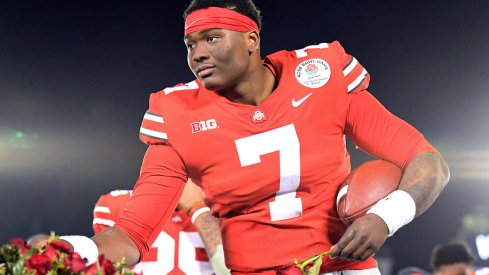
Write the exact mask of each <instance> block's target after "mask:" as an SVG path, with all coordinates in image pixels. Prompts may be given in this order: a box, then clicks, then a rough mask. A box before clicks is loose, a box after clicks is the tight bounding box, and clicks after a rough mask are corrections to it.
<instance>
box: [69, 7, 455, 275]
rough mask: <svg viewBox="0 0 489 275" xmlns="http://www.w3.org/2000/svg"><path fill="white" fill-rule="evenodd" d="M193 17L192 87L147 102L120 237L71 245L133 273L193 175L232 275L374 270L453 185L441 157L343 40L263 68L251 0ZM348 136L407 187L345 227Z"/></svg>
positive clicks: (270, 60)
mask: <svg viewBox="0 0 489 275" xmlns="http://www.w3.org/2000/svg"><path fill="white" fill-rule="evenodd" d="M184 18H185V28H184V34H183V36H184V42H185V46H186V47H187V50H188V55H187V63H188V65H189V67H190V69H191V71H192V72H193V73H194V75H195V76H196V79H195V80H194V81H190V82H188V83H186V84H178V85H176V86H173V87H169V88H166V89H164V90H162V91H160V92H157V93H154V94H152V95H151V96H150V100H149V109H148V111H147V112H146V114H145V115H144V119H143V122H142V126H141V132H140V137H141V140H142V141H143V142H144V143H146V144H148V145H149V147H148V149H147V152H146V154H145V157H144V160H143V164H142V168H141V175H140V178H139V179H138V181H137V183H136V185H135V188H134V192H133V196H132V197H131V200H130V202H129V203H128V205H127V207H126V209H125V210H124V211H123V213H122V215H121V217H120V219H119V220H118V221H117V222H116V224H115V226H114V227H112V228H109V229H107V230H105V231H103V232H102V233H100V234H97V235H96V236H94V237H93V238H86V237H83V236H74V237H70V238H65V239H66V240H67V241H68V242H70V243H71V245H73V246H74V249H75V251H79V252H81V253H83V255H84V256H86V257H89V258H94V257H96V255H97V254H98V253H104V254H105V255H106V256H108V257H109V258H110V259H119V258H121V257H125V258H126V259H127V261H128V262H129V263H136V262H137V261H138V260H139V258H140V257H144V256H145V254H147V252H148V250H149V247H148V246H147V245H146V244H147V243H150V242H152V241H153V240H155V239H156V237H157V236H158V234H159V232H160V227H161V226H162V224H165V222H166V221H167V220H169V219H170V218H171V216H172V213H173V209H174V208H175V206H176V205H177V203H178V199H179V197H180V195H181V193H182V190H183V187H184V185H185V182H186V180H187V178H189V177H190V178H192V180H193V181H195V182H196V183H197V184H198V185H199V186H201V187H202V188H203V189H204V191H205V194H206V198H205V200H206V202H207V204H208V205H209V207H210V208H211V212H212V214H213V215H214V216H216V217H218V218H219V223H220V227H221V232H222V236H223V245H224V253H225V257H226V265H227V266H228V267H229V268H230V269H231V270H232V274H277V273H284V272H293V271H291V270H294V268H295V267H294V260H293V259H294V258H296V259H297V260H298V261H302V260H304V259H307V258H309V257H311V256H312V255H316V254H319V253H321V252H323V251H327V250H331V254H330V256H325V257H324V258H323V264H322V266H321V267H320V272H321V273H327V272H335V273H336V274H359V275H367V274H379V270H378V268H377V263H376V261H375V260H374V259H373V258H372V255H373V254H374V253H375V252H376V251H377V250H378V249H379V248H380V247H381V246H382V244H383V243H384V242H385V240H386V238H387V237H388V236H392V235H393V234H394V233H395V232H396V230H398V229H399V228H400V227H402V226H403V225H405V224H407V223H409V222H410V221H411V220H412V219H413V218H415V217H416V216H419V215H421V214H422V213H423V212H425V211H426V209H428V208H429V207H430V206H431V205H432V203H433V202H434V201H435V199H436V198H437V197H438V195H439V194H440V192H441V191H442V189H443V188H444V187H445V185H446V184H447V183H448V178H449V169H448V166H447V163H446V162H445V160H444V159H443V157H442V156H441V154H440V153H439V152H438V151H437V150H436V149H435V148H434V147H433V146H432V145H431V144H430V143H429V142H428V141H427V140H426V139H425V138H424V137H423V135H422V134H420V133H419V132H418V131H417V130H416V129H415V128H414V127H412V126H411V125H409V124H408V123H406V122H405V121H403V120H401V119H400V118H398V117H396V116H394V115H393V114H391V113H390V112H388V111H387V110H386V109H385V108H384V107H383V106H382V105H381V103H379V102H378V101H377V100H376V99H375V97H374V96H373V95H372V94H371V93H369V92H368V90H367V88H368V85H369V82H370V75H369V74H368V72H367V70H366V69H365V68H364V67H363V66H362V65H361V63H360V62H359V61H358V60H357V59H356V58H354V57H353V56H351V55H350V54H348V53H347V52H346V51H345V50H344V49H343V47H342V46H341V44H340V43H339V42H336V41H335V42H332V43H320V44H317V45H311V46H307V47H304V48H301V49H296V50H292V51H279V52H276V53H274V54H271V55H269V56H267V57H265V58H264V59H262V57H261V55H260V27H261V15H260V12H259V10H258V9H257V8H256V7H255V5H254V3H253V2H252V1H251V0H194V1H192V2H191V4H190V5H189V6H188V8H187V9H186V11H185V12H184ZM345 137H348V138H349V139H351V140H352V142H353V143H355V145H357V146H358V147H359V148H362V149H363V150H364V151H366V152H368V153H370V154H372V155H373V156H376V157H378V158H381V159H384V160H387V161H390V162H392V163H394V164H396V165H398V166H399V167H400V168H402V169H403V177H402V179H401V182H400V185H399V189H398V190H396V191H394V192H392V193H391V194H389V195H388V196H387V197H386V198H385V199H383V200H381V201H379V203H377V204H376V205H375V206H374V207H373V208H372V209H371V210H370V211H369V213H368V214H366V215H365V216H363V217H360V218H358V219H357V220H356V221H355V222H354V223H353V224H352V225H350V226H349V227H346V226H345V225H344V224H343V223H342V222H341V221H340V220H339V219H338V215H337V212H336V209H335V196H336V192H337V188H338V186H339V185H340V184H341V182H342V181H343V180H344V179H345V178H346V176H347V175H348V173H349V171H350V157H349V154H348V152H347V150H346V142H345Z"/></svg>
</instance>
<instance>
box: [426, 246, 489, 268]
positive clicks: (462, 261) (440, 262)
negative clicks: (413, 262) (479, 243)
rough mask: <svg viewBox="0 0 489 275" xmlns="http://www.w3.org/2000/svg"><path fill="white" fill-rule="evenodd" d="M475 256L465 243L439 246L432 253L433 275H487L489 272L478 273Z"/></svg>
mask: <svg viewBox="0 0 489 275" xmlns="http://www.w3.org/2000/svg"><path fill="white" fill-rule="evenodd" d="M474 262H475V256H474V255H473V253H472V251H471V249H470V247H469V246H468V245H467V244H466V243H463V242H459V243H452V244H446V245H437V246H435V247H434V248H433V251H432V253H431V267H432V268H433V275H487V274H489V270H488V269H487V268H483V269H480V270H477V271H476V267H475V265H474Z"/></svg>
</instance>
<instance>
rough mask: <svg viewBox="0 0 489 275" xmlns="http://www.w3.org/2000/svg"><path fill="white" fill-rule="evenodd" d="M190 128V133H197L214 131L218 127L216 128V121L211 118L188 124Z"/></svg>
mask: <svg viewBox="0 0 489 275" xmlns="http://www.w3.org/2000/svg"><path fill="white" fill-rule="evenodd" d="M190 128H192V133H198V132H202V131H207V130H212V129H216V128H219V126H217V121H216V120H215V119H213V118H211V119H208V120H203V121H198V122H192V123H190Z"/></svg>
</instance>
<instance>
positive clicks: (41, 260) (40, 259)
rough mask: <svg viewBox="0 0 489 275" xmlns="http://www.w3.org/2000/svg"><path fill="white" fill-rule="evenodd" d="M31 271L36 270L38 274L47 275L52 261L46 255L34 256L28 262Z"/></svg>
mask: <svg viewBox="0 0 489 275" xmlns="http://www.w3.org/2000/svg"><path fill="white" fill-rule="evenodd" d="M26 264H27V268H28V269H29V270H32V269H34V270H36V274H46V273H47V272H48V270H49V269H51V266H52V264H51V259H50V258H49V257H48V256H46V255H39V254H34V255H32V256H31V257H30V258H29V259H28V260H27V261H26Z"/></svg>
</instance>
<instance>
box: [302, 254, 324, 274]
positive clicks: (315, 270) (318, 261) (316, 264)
mask: <svg viewBox="0 0 489 275" xmlns="http://www.w3.org/2000/svg"><path fill="white" fill-rule="evenodd" d="M322 264H323V258H322V257H318V258H317V259H316V260H315V261H314V264H313V265H312V266H311V268H309V270H308V271H307V273H306V274H307V275H319V271H320V269H321V265H322Z"/></svg>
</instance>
